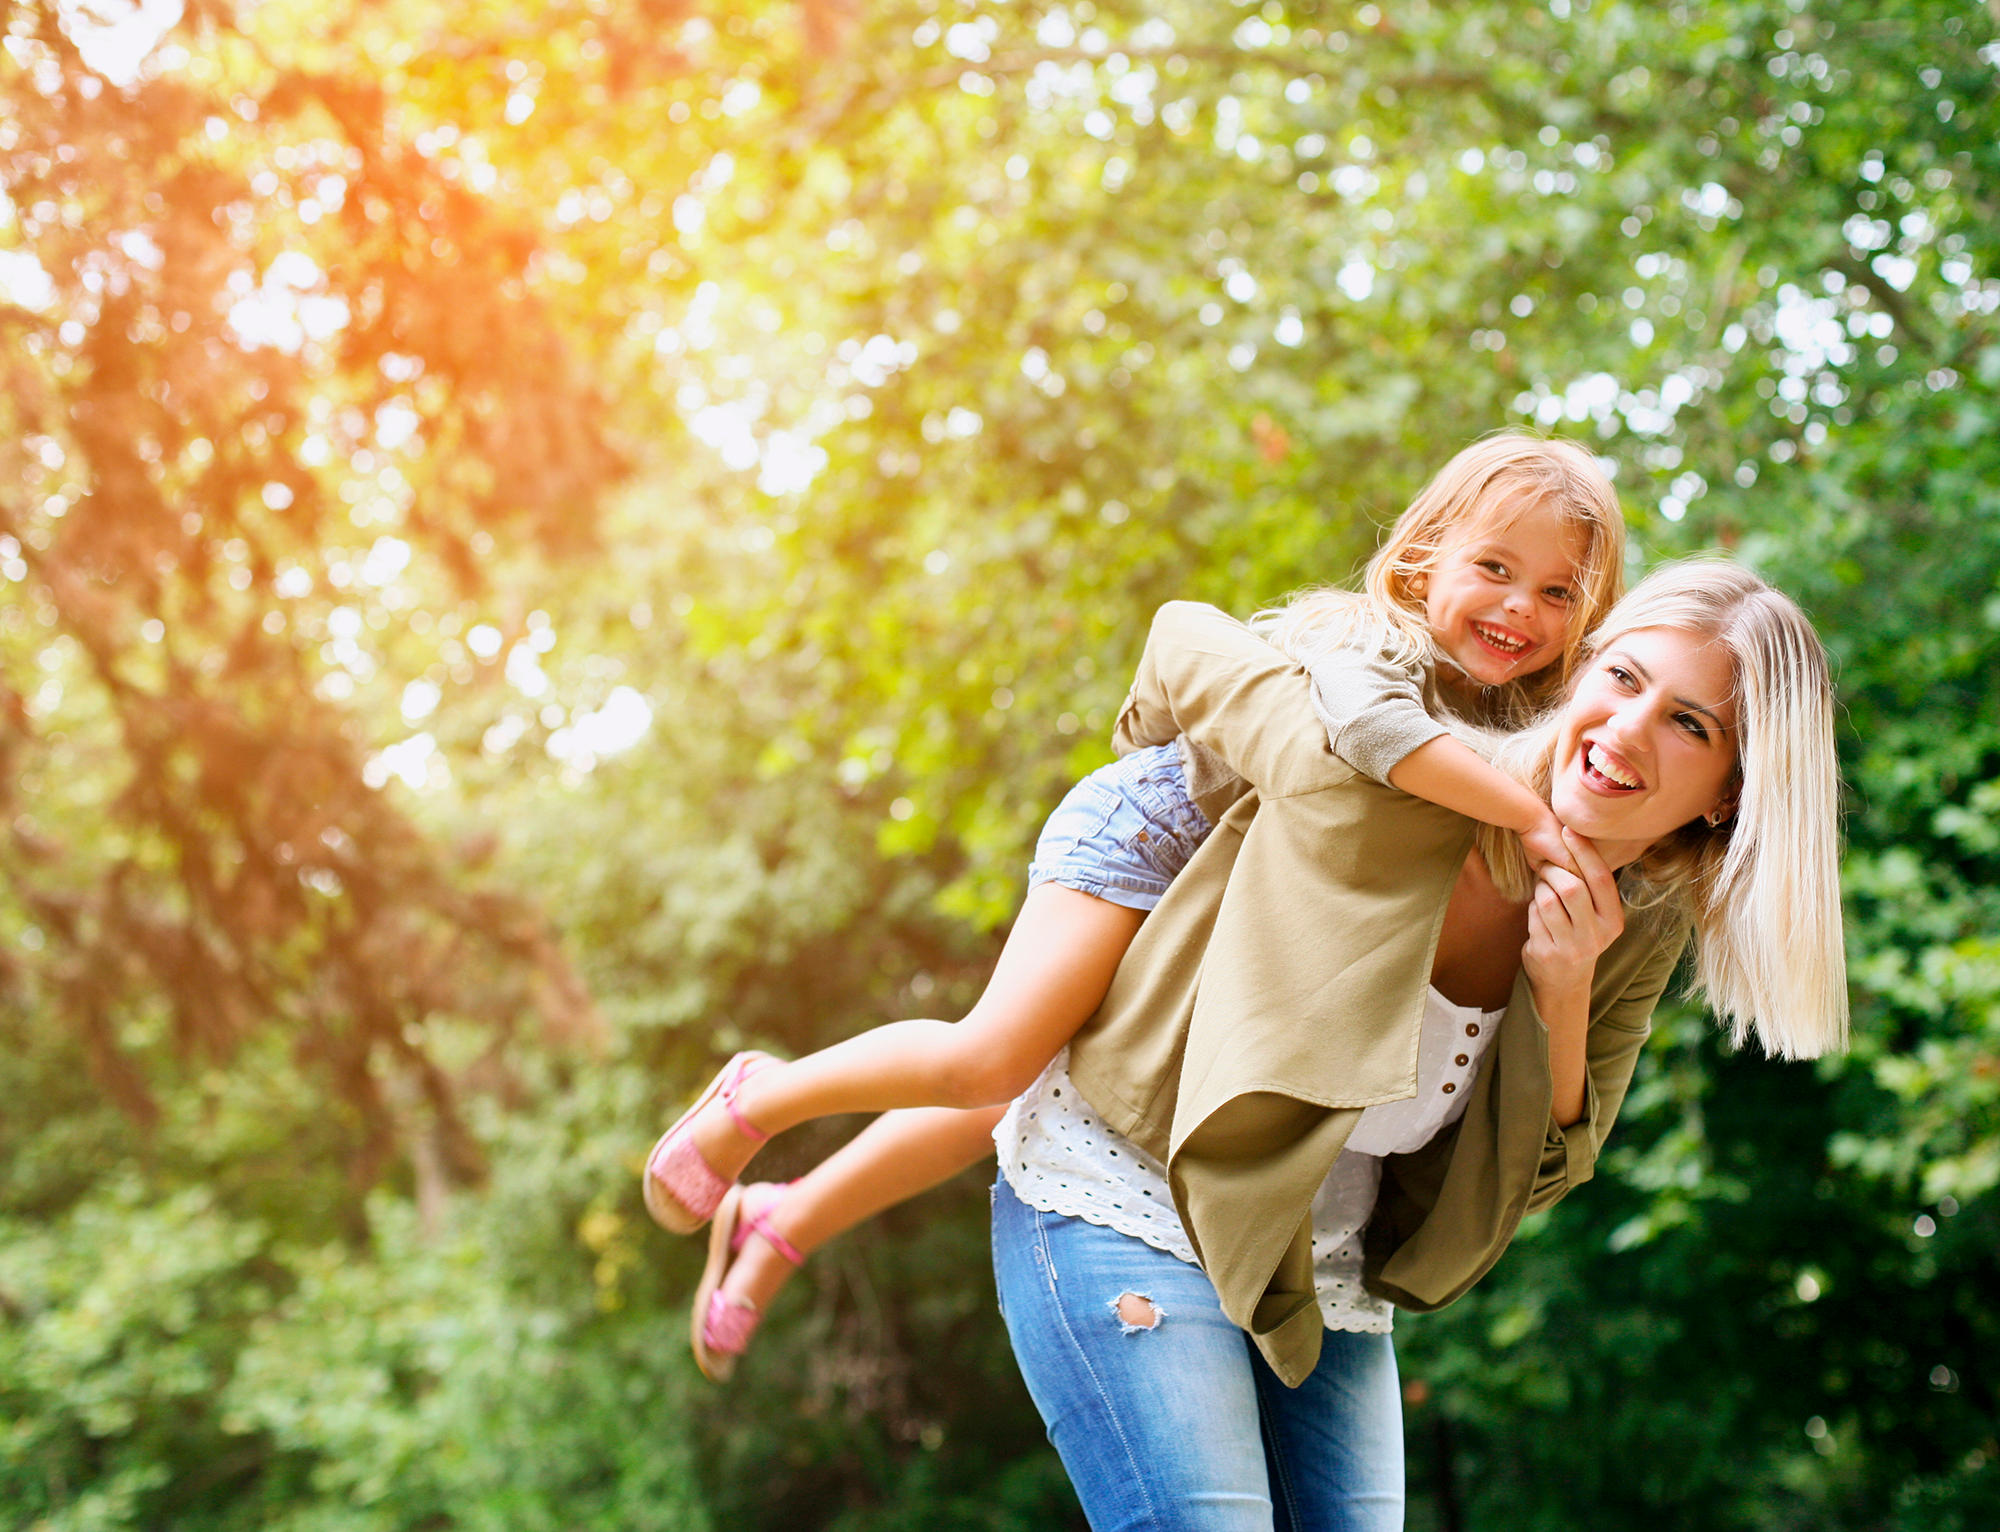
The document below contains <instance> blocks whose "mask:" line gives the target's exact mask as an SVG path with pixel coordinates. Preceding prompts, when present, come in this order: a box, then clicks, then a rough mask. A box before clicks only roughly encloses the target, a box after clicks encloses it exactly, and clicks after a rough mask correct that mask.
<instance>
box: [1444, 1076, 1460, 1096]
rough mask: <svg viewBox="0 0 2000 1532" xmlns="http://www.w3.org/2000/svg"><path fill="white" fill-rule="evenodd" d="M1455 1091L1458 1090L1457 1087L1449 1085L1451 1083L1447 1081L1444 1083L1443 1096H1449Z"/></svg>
mask: <svg viewBox="0 0 2000 1532" xmlns="http://www.w3.org/2000/svg"><path fill="white" fill-rule="evenodd" d="M1457 1089H1458V1087H1457V1086H1456V1085H1453V1084H1452V1083H1451V1081H1449V1080H1447V1081H1445V1082H1444V1093H1445V1094H1446V1095H1447V1096H1449V1095H1450V1094H1451V1093H1452V1092H1453V1091H1455V1090H1457Z"/></svg>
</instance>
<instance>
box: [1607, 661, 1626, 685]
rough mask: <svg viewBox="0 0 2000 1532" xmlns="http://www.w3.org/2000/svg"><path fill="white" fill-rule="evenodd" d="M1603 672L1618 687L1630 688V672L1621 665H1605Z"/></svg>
mask: <svg viewBox="0 0 2000 1532" xmlns="http://www.w3.org/2000/svg"><path fill="white" fill-rule="evenodd" d="M1605 670H1606V672H1607V673H1608V674H1609V675H1610V677H1611V679H1612V680H1614V681H1616V682H1617V683H1618V684H1619V685H1620V686H1630V685H1631V684H1632V672H1631V671H1629V670H1627V669H1626V668H1625V667H1624V666H1623V665H1607V666H1605Z"/></svg>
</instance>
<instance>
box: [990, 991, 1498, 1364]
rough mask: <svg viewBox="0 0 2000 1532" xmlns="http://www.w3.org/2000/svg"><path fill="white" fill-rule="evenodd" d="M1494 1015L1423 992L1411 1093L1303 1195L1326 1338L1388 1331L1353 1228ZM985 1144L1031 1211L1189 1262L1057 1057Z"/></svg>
mask: <svg viewBox="0 0 2000 1532" xmlns="http://www.w3.org/2000/svg"><path fill="white" fill-rule="evenodd" d="M1501 1014H1502V1013H1501V1012H1499V1011H1480V1010H1477V1009H1475V1008H1473V1007H1471V1006H1460V1005H1453V1004H1452V1003H1451V1002H1450V1001H1449V1000H1447V999H1445V998H1444V996H1442V995H1440V994H1439V993H1438V992H1437V991H1436V990H1431V991H1429V994H1428V999H1427V1001H1426V1003H1425V1006H1424V1020H1423V1033H1422V1037H1421V1040H1420V1042H1419V1044H1418V1049H1417V1093H1416V1095H1414V1096H1412V1097H1410V1098H1409V1099H1408V1100H1404V1101H1391V1102H1387V1103H1385V1104H1384V1105H1381V1106H1371V1107H1369V1108H1368V1109H1367V1110H1365V1111H1364V1112H1362V1114H1361V1120H1360V1122H1358V1123H1357V1124H1356V1125H1355V1128H1354V1131H1353V1133H1352V1134H1351V1135H1350V1136H1349V1137H1348V1140H1347V1148H1346V1149H1345V1150H1344V1151H1342V1153H1341V1156H1340V1158H1339V1159H1337V1160H1335V1161H1334V1164H1333V1169H1332V1170H1331V1171H1329V1172H1328V1173H1327V1178H1326V1180H1325V1182H1324V1183H1322V1185H1321V1186H1320V1189H1319V1193H1318V1195H1317V1196H1315V1197H1314V1198H1313V1206H1312V1227H1313V1266H1314V1286H1315V1287H1316V1288H1317V1290H1318V1294H1319V1309H1320V1317H1321V1318H1322V1319H1323V1320H1324V1321H1325V1322H1326V1327H1327V1328H1328V1329H1329V1330H1368V1331H1375V1332H1378V1333H1379V1332H1384V1331H1387V1330H1388V1329H1389V1327H1390V1316H1391V1309H1390V1306H1389V1304H1388V1303H1387V1302H1386V1301H1385V1300H1383V1299H1381V1298H1377V1297H1376V1296H1374V1294H1372V1293H1370V1292H1368V1291H1367V1290H1366V1289H1365V1288H1364V1287H1363V1286H1362V1285H1361V1230H1362V1228H1363V1227H1364V1226H1365V1225H1366V1224H1367V1222H1368V1215H1369V1214H1370V1213H1371V1212H1373V1211H1374V1208H1375V1190H1376V1187H1377V1185H1378V1184H1379V1182H1380V1180H1381V1173H1382V1162H1381V1159H1380V1156H1382V1155H1385V1154H1402V1153H1407V1152H1408V1151H1410V1150H1412V1149H1418V1148H1421V1147H1422V1146H1423V1145H1425V1144H1427V1143H1429V1142H1430V1140H1431V1139H1432V1137H1433V1136H1435V1135H1436V1133H1437V1132H1438V1130H1439V1129H1440V1128H1443V1127H1444V1126H1446V1125H1447V1124H1448V1123H1452V1122H1455V1121H1457V1119H1458V1116H1459V1114H1460V1113H1461V1112H1463V1111H1464V1110H1465V1101H1466V1094H1467V1092H1468V1091H1469V1090H1470V1089H1471V1086H1472V1081H1473V1077H1474V1075H1475V1074H1476V1072H1477V1071H1478V1068H1479V1060H1480V1057H1481V1056H1482V1055H1483V1054H1484V1053H1485V1052H1486V1049H1487V1047H1488V1046H1489V1045H1490V1044H1491V1043H1492V1041H1493V1032H1494V1028H1495V1026H1496V1024H1497V1023H1498V1022H1499V1020H1500V1016H1501ZM993 1145H994V1148H995V1149H997V1150H998V1151H999V1155H1000V1172H1001V1174H1002V1175H1004V1176H1005V1177H1006V1178H1007V1184H1008V1185H1009V1186H1011V1187H1012V1188H1013V1189H1014V1195H1015V1196H1017V1197H1019V1198H1020V1199H1021V1200H1022V1201H1023V1202H1025V1203H1027V1204H1028V1205H1029V1206H1030V1207H1034V1208H1040V1209H1041V1210H1042V1211H1043V1212H1046V1213H1061V1214H1064V1215H1066V1216H1067V1217H1070V1218H1081V1219H1083V1220H1084V1222H1086V1223H1094V1224H1097V1225H1099V1226H1100V1227H1103V1228H1107V1229H1115V1230H1116V1231H1117V1232H1118V1233H1120V1234H1125V1235H1129V1236H1131V1237H1132V1238H1133V1239H1138V1240H1144V1241H1145V1242H1146V1243H1147V1244H1149V1245H1151V1246H1152V1247H1153V1248H1154V1249H1156V1250H1164V1251H1166V1252H1167V1254H1169V1255H1172V1256H1177V1257H1179V1258H1180V1259H1181V1260H1183V1261H1186V1262H1188V1263H1189V1264H1190V1265H1193V1264H1195V1259H1194V1247H1193V1246H1192V1245H1190V1244H1189V1243H1188V1237H1187V1231H1186V1230H1185V1229H1183V1228H1182V1227H1181V1220H1180V1215H1179V1214H1178V1213H1177V1212H1175V1211H1174V1199H1173V1196H1172V1195H1171V1193H1169V1191H1168V1190H1167V1175H1166V1167H1164V1166H1163V1165H1161V1164H1160V1162H1159V1161H1158V1160H1156V1159H1154V1158H1153V1157H1152V1156H1151V1155H1150V1154H1148V1153H1146V1151H1145V1150H1143V1149H1141V1148H1139V1147H1138V1146H1137V1145H1136V1144H1134V1143H1132V1142H1131V1141H1130V1140H1128V1139H1126V1138H1124V1137H1123V1136H1121V1135H1120V1134H1118V1133H1115V1132H1113V1131H1112V1130H1111V1129H1110V1128H1108V1127H1106V1126H1105V1125H1104V1124H1103V1122H1101V1121H1100V1120H1099V1119H1098V1116H1097V1113H1096V1111H1095V1109H1094V1108H1092V1106H1091V1105H1090V1103H1089V1102H1087V1101H1085V1100H1084V1099H1083V1097H1082V1096H1081V1095H1079V1094H1078V1093H1077V1089H1076V1087H1075V1086H1074V1085H1073V1084H1071V1083H1070V1078H1069V1050H1068V1049H1067V1048H1065V1049H1064V1050H1063V1051H1062V1052H1061V1053H1059V1054H1057V1055H1056V1057H1055V1058H1054V1060H1053V1061H1051V1063H1050V1064H1049V1067H1048V1068H1047V1069H1045V1070H1043V1071H1042V1074H1041V1078H1039V1079H1038V1080H1036V1081H1035V1083H1034V1084H1033V1085H1031V1086H1029V1087H1028V1088H1027V1090H1025V1091H1023V1092H1022V1093H1021V1095H1020V1096H1019V1097H1018V1098H1017V1099H1016V1100H1015V1102H1014V1104H1013V1105H1012V1106H1010V1107H1009V1108H1008V1109H1007V1115H1006V1116H1005V1117H1003V1118H1001V1119H1000V1123H999V1126H997V1127H996V1128H995V1129H994V1130H993Z"/></svg>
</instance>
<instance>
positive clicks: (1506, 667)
mask: <svg viewBox="0 0 2000 1532" xmlns="http://www.w3.org/2000/svg"><path fill="white" fill-rule="evenodd" d="M1585 551H1586V542H1585V539H1584V536H1583V533H1582V532H1581V531H1580V530H1578V529H1576V528H1573V527H1565V526H1564V525H1563V524H1562V521H1561V519H1560V518H1559V517H1558V516H1557V514H1556V512H1555V510H1554V508H1553V507H1552V506H1550V505H1548V504H1547V503H1546V502H1543V501H1538V500H1529V499H1526V498H1525V497H1522V498H1521V499H1520V500H1519V501H1518V502H1517V503H1516V504H1513V505H1507V506H1502V507H1500V508H1499V509H1498V510H1497V511H1495V512H1494V514H1492V515H1491V516H1489V517H1488V518H1486V520H1485V525H1484V526H1483V527H1479V528H1475V529H1474V530H1473V531H1472V532H1470V533H1469V534H1467V535H1464V536H1461V537H1457V538H1454V539H1453V540H1452V541H1451V542H1448V543H1446V544H1445V546H1444V547H1443V548H1442V549H1440V550H1439V552H1438V556H1437V559H1436V561H1435V562H1434V563H1433V564H1432V566H1431V568H1430V570H1429V572H1428V573H1427V575H1426V576H1425V579H1424V589H1423V599H1424V618H1425V621H1426V622H1427V623H1428V624H1429V625H1430V630H1431V634H1432V636H1433V637H1435V638H1436V640H1437V643H1438V647H1439V648H1440V649H1442V650H1443V651H1444V652H1445V654H1447V655H1448V656H1450V658H1451V660H1452V662H1453V663H1454V664H1455V665H1457V666H1458V668H1459V669H1460V670H1462V671H1464V672H1465V673H1466V675H1467V676H1469V677H1471V679H1472V680H1474V681H1476V682H1478V683H1479V684H1480V685H1481V686H1499V685H1501V684H1502V683H1503V682H1507V681H1518V680H1521V679H1522V678H1523V677H1525V676H1531V675H1533V674H1534V673H1535V672H1536V671H1538V670H1541V669H1542V668H1543V667H1545V666H1548V665H1552V664H1554V663H1555V662H1556V661H1557V660H1559V659H1560V658H1561V657H1562V652H1563V640H1564V639H1565V638H1566V637H1567V636H1568V633H1569V623H1570V616H1571V614H1572V613H1573V612H1574V611H1575V609H1576V603H1577V602H1578V601H1579V600H1580V599H1582V598H1581V595H1580V593H1579V591H1578V589H1577V575H1576V572H1577V567H1578V565H1579V564H1580V563H1581V562H1582V559H1583V556H1584V553H1585Z"/></svg>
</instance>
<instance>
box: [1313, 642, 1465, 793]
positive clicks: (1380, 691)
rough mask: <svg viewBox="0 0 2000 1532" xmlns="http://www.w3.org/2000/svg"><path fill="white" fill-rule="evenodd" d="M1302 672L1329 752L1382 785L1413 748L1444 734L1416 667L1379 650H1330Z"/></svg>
mask: <svg viewBox="0 0 2000 1532" xmlns="http://www.w3.org/2000/svg"><path fill="white" fill-rule="evenodd" d="M1306 671H1307V673H1308V674H1309V675H1311V677H1312V699H1313V711H1314V712H1316V713H1318V714H1319V717H1320V722H1322V723H1323V724H1325V725H1326V736H1327V742H1328V743H1329V744H1330V745H1332V747H1333V753H1334V754H1335V755H1337V756H1339V757H1340V758H1341V759H1342V760H1343V761H1345V762H1347V764H1348V765H1350V766H1352V767H1353V768H1354V769H1355V770H1356V771H1358V772H1360V773H1361V774H1362V775H1363V776H1364V777H1369V778H1371V779H1372V780H1374V781H1377V782H1380V783H1382V784H1383V785H1384V786H1387V785H1388V782H1389V773H1390V772H1391V771H1393V770H1394V769H1395V768H1396V766H1397V765H1398V763H1400V762H1401V761H1402V759H1403V758H1404V757H1405V756H1407V755H1408V754H1409V753H1410V752H1411V751H1412V750H1415V749H1416V748H1417V747H1418V746H1419V745H1426V744H1429V743H1430V742H1431V741H1432V740H1434V739H1436V738H1437V737H1438V736H1439V735H1440V734H1445V733H1448V732H1449V730H1447V729H1446V728H1445V726H1444V725H1443V724H1442V723H1440V722H1438V720H1437V719H1436V718H1434V717H1432V716H1431V714H1430V712H1429V710H1428V709H1427V708H1426V707H1425V705H1424V689H1423V674H1422V671H1421V669H1420V668H1419V667H1418V666H1417V665H1416V664H1415V663H1413V662H1408V661H1404V660H1399V659H1397V658H1395V657H1394V656H1393V655H1391V654H1390V653H1389V652H1387V651H1386V650H1384V649H1381V648H1379V647H1378V648H1372V649H1371V648H1366V647H1362V646H1359V645H1345V644H1343V645H1338V646H1334V647H1330V648H1328V649H1325V650H1322V651H1320V652H1318V653H1316V654H1313V655H1311V656H1310V657H1308V658H1307V660H1306Z"/></svg>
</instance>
